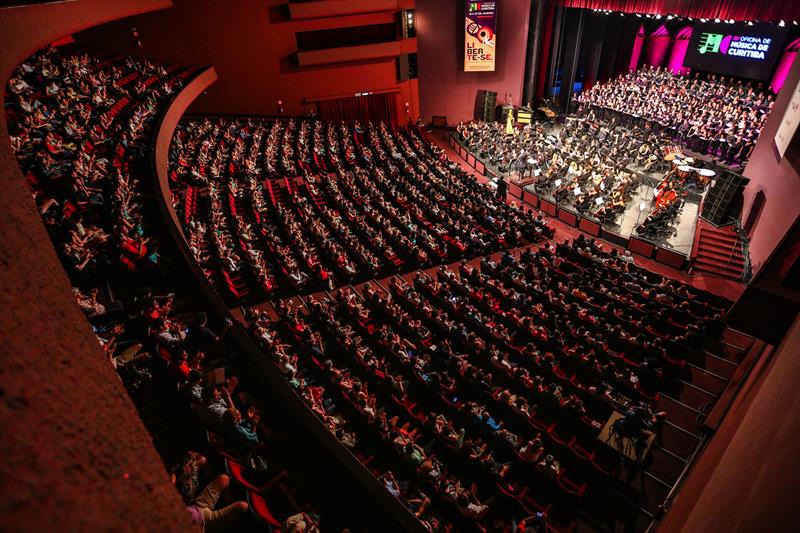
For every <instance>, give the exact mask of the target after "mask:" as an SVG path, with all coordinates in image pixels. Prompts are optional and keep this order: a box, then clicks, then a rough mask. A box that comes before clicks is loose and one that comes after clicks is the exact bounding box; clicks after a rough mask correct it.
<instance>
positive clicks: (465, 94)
mask: <svg viewBox="0 0 800 533" xmlns="http://www.w3.org/2000/svg"><path fill="white" fill-rule="evenodd" d="M497 10H498V28H497V62H496V70H495V71H494V72H464V3H463V2H447V1H443V0H417V43H418V49H419V59H418V65H419V80H420V98H421V99H422V104H421V111H422V118H423V120H425V121H426V122H429V121H430V120H431V117H432V116H433V115H446V116H447V121H448V123H449V124H457V123H458V122H459V121H467V120H471V119H472V113H473V109H474V107H475V95H476V93H477V92H478V89H487V90H490V91H497V98H498V103H501V102H502V101H503V95H504V94H505V93H511V95H512V97H513V100H514V103H515V104H519V103H520V98H521V97H522V83H523V78H524V72H525V49H526V45H527V39H528V16H529V14H530V0H506V1H503V2H499V3H498V8H497Z"/></svg>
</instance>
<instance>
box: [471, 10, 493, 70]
mask: <svg viewBox="0 0 800 533" xmlns="http://www.w3.org/2000/svg"><path fill="white" fill-rule="evenodd" d="M497 3H498V2H497V0H489V1H486V2H473V1H470V0H467V1H466V2H464V7H465V9H466V18H465V20H464V71H465V72H494V61H495V50H496V49H497V48H496V43H497V34H496V33H495V30H496V29H497Z"/></svg>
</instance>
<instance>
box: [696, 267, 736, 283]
mask: <svg viewBox="0 0 800 533" xmlns="http://www.w3.org/2000/svg"><path fill="white" fill-rule="evenodd" d="M692 272H693V273H695V274H698V273H704V274H711V275H713V276H719V277H721V278H725V279H729V280H731V281H741V279H742V277H741V276H739V275H736V274H733V273H731V272H724V271H722V270H717V269H713V268H705V267H703V266H702V265H693V266H692Z"/></svg>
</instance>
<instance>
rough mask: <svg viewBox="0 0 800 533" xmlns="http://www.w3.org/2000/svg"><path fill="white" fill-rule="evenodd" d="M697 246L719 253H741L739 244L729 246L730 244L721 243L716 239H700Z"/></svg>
mask: <svg viewBox="0 0 800 533" xmlns="http://www.w3.org/2000/svg"><path fill="white" fill-rule="evenodd" d="M698 248H705V249H707V250H715V251H717V252H719V253H726V254H730V253H731V251H733V252H734V253H738V254H739V255H741V254H742V248H741V246H731V245H730V244H723V243H720V242H716V241H709V240H708V239H701V240H700V243H699V244H698Z"/></svg>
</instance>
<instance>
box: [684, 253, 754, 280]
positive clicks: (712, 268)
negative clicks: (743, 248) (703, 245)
mask: <svg viewBox="0 0 800 533" xmlns="http://www.w3.org/2000/svg"><path fill="white" fill-rule="evenodd" d="M692 269H694V270H702V271H704V272H711V273H713V274H719V275H722V276H726V277H730V278H731V279H739V278H741V277H742V269H741V268H739V269H737V268H731V267H725V266H720V265H715V264H714V263H710V262H707V261H706V260H705V259H703V258H696V259H695V260H694V262H693V263H692Z"/></svg>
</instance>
